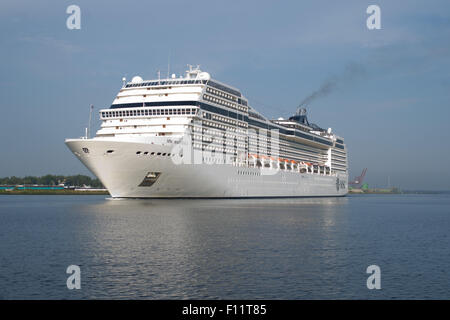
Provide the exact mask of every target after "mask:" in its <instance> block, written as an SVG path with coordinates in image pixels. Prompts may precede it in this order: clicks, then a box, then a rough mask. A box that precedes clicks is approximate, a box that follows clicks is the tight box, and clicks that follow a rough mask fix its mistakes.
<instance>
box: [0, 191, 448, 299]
mask: <svg viewBox="0 0 450 320" xmlns="http://www.w3.org/2000/svg"><path fill="white" fill-rule="evenodd" d="M70 265H77V266H79V267H80V270H81V274H80V277H81V289H79V290H77V289H73V290H69V289H68V288H67V285H66V281H67V278H68V277H69V276H70V274H67V273H66V269H67V267H68V266H70ZM370 265H377V266H379V268H380V271H381V289H380V290H377V289H372V290H369V289H368V288H367V285H366V283H367V278H368V277H369V276H370V274H368V273H366V271H367V267H368V266H370ZM449 274H450V195H448V194H447V195H350V196H348V197H345V198H318V199H314V198H309V199H307V198H305V199H293V200H292V199H283V200H274V199H266V200H256V199H253V200H111V199H107V197H105V196H94V195H86V196H60V195H55V196H43V195H36V196H34V195H26V196H22V195H2V196H0V299H430V298H433V299H449V298H450V276H449Z"/></svg>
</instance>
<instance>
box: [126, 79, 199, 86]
mask: <svg viewBox="0 0 450 320" xmlns="http://www.w3.org/2000/svg"><path fill="white" fill-rule="evenodd" d="M177 84H206V80H182V79H178V80H169V81H167V80H163V81H160V80H158V81H150V82H141V83H129V84H127V85H126V86H125V88H136V87H148V86H166V85H177Z"/></svg>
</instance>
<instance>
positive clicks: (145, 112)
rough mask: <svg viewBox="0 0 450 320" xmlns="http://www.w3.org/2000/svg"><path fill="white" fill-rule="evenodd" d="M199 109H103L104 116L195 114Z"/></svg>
mask: <svg viewBox="0 0 450 320" xmlns="http://www.w3.org/2000/svg"><path fill="white" fill-rule="evenodd" d="M197 110H198V109H191V108H188V109H184V108H183V109H181V108H180V109H136V110H120V111H102V112H101V115H102V118H121V117H136V116H137V117H142V116H162V115H195V114H196V113H197Z"/></svg>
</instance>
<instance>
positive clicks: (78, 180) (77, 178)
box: [0, 174, 104, 188]
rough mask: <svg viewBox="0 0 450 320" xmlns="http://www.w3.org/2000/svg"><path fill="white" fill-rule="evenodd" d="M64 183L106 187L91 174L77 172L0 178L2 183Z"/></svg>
mask: <svg viewBox="0 0 450 320" xmlns="http://www.w3.org/2000/svg"><path fill="white" fill-rule="evenodd" d="M61 183H63V184H64V185H65V186H76V187H82V186H91V187H93V188H104V187H103V185H102V183H101V182H100V180H98V179H96V178H95V179H93V178H91V177H89V176H85V175H81V174H77V175H74V176H61V175H52V174H47V175H45V176H42V177H35V176H26V177H23V178H20V177H15V176H12V177H4V178H0V185H20V184H22V185H24V184H28V185H30V184H31V185H33V184H38V185H46V186H56V185H58V184H61Z"/></svg>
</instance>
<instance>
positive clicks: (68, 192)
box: [0, 189, 109, 196]
mask: <svg viewBox="0 0 450 320" xmlns="http://www.w3.org/2000/svg"><path fill="white" fill-rule="evenodd" d="M0 195H62V196H66V195H109V193H108V192H107V191H88V190H86V191H80V190H68V189H64V190H11V191H6V190H0Z"/></svg>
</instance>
